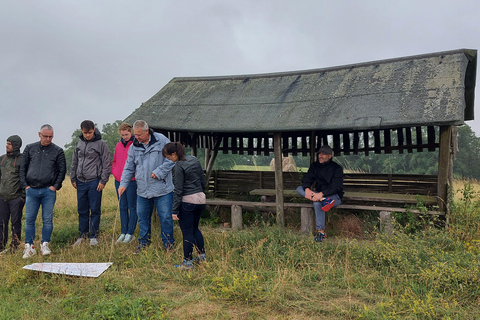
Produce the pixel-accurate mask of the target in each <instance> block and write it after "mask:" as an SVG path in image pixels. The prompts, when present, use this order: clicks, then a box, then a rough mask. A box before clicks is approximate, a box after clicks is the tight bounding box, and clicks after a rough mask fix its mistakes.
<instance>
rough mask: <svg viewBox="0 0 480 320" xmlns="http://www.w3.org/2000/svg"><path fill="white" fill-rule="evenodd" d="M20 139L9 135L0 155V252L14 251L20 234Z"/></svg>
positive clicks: (21, 206)
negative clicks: (9, 225) (10, 239)
mask: <svg viewBox="0 0 480 320" xmlns="http://www.w3.org/2000/svg"><path fill="white" fill-rule="evenodd" d="M21 146H22V139H21V138H20V137H19V136H17V135H14V136H10V137H8V139H7V154H4V155H3V156H1V157H0V251H1V253H0V254H6V253H8V252H9V251H10V252H11V253H15V252H16V251H17V249H18V246H19V245H20V240H21V236H22V211H23V205H24V204H25V190H23V188H22V186H21V184H20V163H21V161H22V154H21V153H20V148H21ZM10 218H11V219H12V241H11V242H10V249H6V245H7V242H8V222H9V220H10Z"/></svg>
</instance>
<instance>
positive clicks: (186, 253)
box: [178, 202, 205, 260]
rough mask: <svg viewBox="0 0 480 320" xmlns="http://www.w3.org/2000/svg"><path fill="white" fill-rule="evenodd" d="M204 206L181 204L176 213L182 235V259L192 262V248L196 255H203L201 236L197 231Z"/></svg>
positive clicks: (203, 245)
mask: <svg viewBox="0 0 480 320" xmlns="http://www.w3.org/2000/svg"><path fill="white" fill-rule="evenodd" d="M203 209H205V205H204V204H192V203H186V202H182V205H181V207H180V211H179V213H178V219H179V220H178V224H179V225H180V229H182V234H183V257H184V259H185V260H192V253H193V247H194V246H195V247H196V249H197V252H198V253H200V254H201V253H205V243H204V241H203V235H202V233H201V232H200V230H199V229H198V224H199V222H200V217H201V216H202V211H203Z"/></svg>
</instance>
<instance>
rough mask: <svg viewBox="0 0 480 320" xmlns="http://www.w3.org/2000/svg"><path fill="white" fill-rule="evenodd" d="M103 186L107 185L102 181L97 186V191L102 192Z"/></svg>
mask: <svg viewBox="0 0 480 320" xmlns="http://www.w3.org/2000/svg"><path fill="white" fill-rule="evenodd" d="M103 188H105V185H104V184H103V183H101V182H99V183H98V186H97V191H98V192H100V191H102V190H103Z"/></svg>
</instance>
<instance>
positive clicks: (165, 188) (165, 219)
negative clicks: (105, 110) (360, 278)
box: [118, 120, 175, 253]
mask: <svg viewBox="0 0 480 320" xmlns="http://www.w3.org/2000/svg"><path fill="white" fill-rule="evenodd" d="M133 133H134V134H135V140H134V141H133V145H132V146H131V147H130V150H129V151H128V158H127V162H126V163H125V167H124V169H123V173H122V180H121V181H120V187H119V188H118V196H119V197H121V195H122V193H123V192H125V189H126V188H127V186H128V184H129V183H130V181H131V180H132V177H133V176H134V175H135V180H136V181H137V215H138V228H139V230H140V239H139V244H138V249H137V250H136V251H135V253H139V252H140V251H141V250H142V249H143V248H144V247H146V246H148V245H149V244H150V234H151V221H152V212H153V205H154V204H155V208H156V209H157V213H158V217H159V218H160V223H161V233H162V234H161V237H162V242H163V246H164V248H165V249H170V248H172V247H173V244H174V241H175V240H174V238H173V219H172V204H173V182H172V168H173V167H174V166H175V163H174V162H172V161H170V160H168V159H167V158H165V157H164V156H163V154H162V150H163V147H164V146H165V145H166V144H167V143H168V142H170V140H168V138H167V137H165V136H164V135H163V134H160V133H157V132H154V131H153V130H151V129H149V127H148V124H147V123H146V122H145V121H143V120H137V121H135V123H134V124H133Z"/></svg>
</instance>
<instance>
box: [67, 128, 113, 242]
mask: <svg viewBox="0 0 480 320" xmlns="http://www.w3.org/2000/svg"><path fill="white" fill-rule="evenodd" d="M80 129H81V130H82V134H81V135H80V139H79V140H78V142H77V147H76V148H75V150H74V152H73V159H72V167H71V168H70V180H71V182H72V185H73V187H74V188H75V189H77V209H78V231H79V233H80V237H79V238H78V239H77V241H75V243H74V244H73V245H74V246H78V245H80V244H81V243H82V242H83V240H85V239H86V238H87V236H88V231H89V230H90V245H91V246H95V245H97V244H98V240H97V237H98V230H99V228H100V215H101V206H102V190H103V188H105V185H106V184H107V182H108V179H109V178H110V172H111V171H112V161H111V159H110V151H108V146H107V143H106V142H105V141H103V140H102V135H101V134H100V131H98V129H96V128H95V124H94V123H93V122H92V121H90V120H85V121H83V122H82V123H81V124H80Z"/></svg>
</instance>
